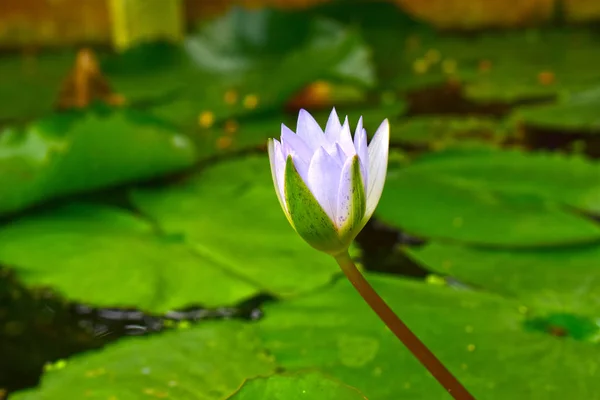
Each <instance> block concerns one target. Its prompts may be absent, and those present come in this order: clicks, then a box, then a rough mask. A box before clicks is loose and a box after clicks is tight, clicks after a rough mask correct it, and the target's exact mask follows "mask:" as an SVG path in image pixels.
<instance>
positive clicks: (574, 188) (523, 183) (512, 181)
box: [404, 151, 600, 213]
mask: <svg viewBox="0 0 600 400" xmlns="http://www.w3.org/2000/svg"><path fill="white" fill-rule="evenodd" d="M404 173H407V174H411V173H427V174H428V175H430V176H435V178H436V179H439V180H441V181H444V182H450V183H456V184H460V185H467V186H470V187H473V188H477V189H482V190H486V191H491V192H497V193H507V194H515V195H521V194H522V195H534V196H539V197H540V198H543V199H548V200H553V201H557V202H560V203H564V204H567V205H569V206H572V207H576V208H579V209H581V210H584V211H588V212H592V213H600V163H597V162H591V161H589V160H586V159H585V158H582V157H578V156H565V155H562V154H556V153H554V154H553V153H548V154H544V153H533V154H528V153H524V152H520V151H489V152H483V151H480V152H468V151H463V152H450V151H449V152H444V153H438V154H430V155H426V156H425V157H423V158H422V159H419V160H417V161H416V162H415V163H413V164H412V165H411V166H410V167H409V168H407V169H405V170H404Z"/></svg>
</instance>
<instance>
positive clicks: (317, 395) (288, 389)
mask: <svg viewBox="0 0 600 400" xmlns="http://www.w3.org/2000/svg"><path fill="white" fill-rule="evenodd" d="M304 399H327V400H366V397H364V396H363V395H362V394H360V392H359V391H358V390H356V389H354V388H352V387H350V386H347V385H345V384H343V383H341V382H339V381H337V380H335V379H331V378H329V377H327V376H325V375H323V374H321V373H319V372H304V373H296V374H279V375H272V376H269V377H266V378H254V379H251V380H249V381H247V382H246V383H244V386H242V387H241V388H240V390H239V392H237V393H236V394H234V395H233V396H232V397H231V400H304Z"/></svg>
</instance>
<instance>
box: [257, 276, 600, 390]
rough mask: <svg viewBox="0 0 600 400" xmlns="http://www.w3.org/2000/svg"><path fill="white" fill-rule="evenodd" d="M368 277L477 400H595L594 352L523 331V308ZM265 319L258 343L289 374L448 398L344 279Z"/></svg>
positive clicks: (276, 307) (599, 385)
mask: <svg viewBox="0 0 600 400" xmlns="http://www.w3.org/2000/svg"><path fill="white" fill-rule="evenodd" d="M367 278H368V279H369V281H371V283H372V284H373V285H374V287H375V289H376V290H377V291H378V292H379V293H380V294H381V296H382V297H383V298H384V299H385V300H386V301H387V302H388V303H389V304H390V306H391V307H392V308H393V309H394V310H395V311H396V312H397V313H398V314H399V316H400V317H401V318H402V319H403V320H404V321H405V322H406V324H407V325H408V326H409V327H410V328H411V329H412V330H413V331H414V332H415V333H416V335H417V336H418V337H419V338H420V339H421V340H422V341H423V342H424V343H425V344H426V345H427V346H428V347H430V349H431V350H432V351H433V352H434V354H436V355H437V357H438V358H439V359H440V360H441V361H442V362H443V363H444V364H445V365H446V366H447V367H448V368H449V369H450V371H451V372H452V373H454V374H455V375H456V376H457V378H458V379H459V380H460V381H461V382H462V383H463V384H464V385H465V386H466V387H467V388H468V389H469V390H470V391H471V393H472V394H473V395H474V396H475V397H476V398H482V399H483V398H485V399H491V400H493V399H509V398H510V399H539V400H542V399H561V398H578V399H579V398H581V399H588V398H589V399H594V398H598V396H597V392H598V390H599V389H600V381H599V380H598V376H597V370H596V365H597V360H598V357H600V349H599V348H598V346H597V345H595V344H591V343H587V342H583V341H576V340H572V339H565V338H558V337H555V336H552V335H549V334H543V333H540V332H539V331H536V330H532V329H529V328H527V327H526V326H525V325H526V324H525V323H526V317H525V315H523V314H522V313H521V312H520V311H519V303H517V302H513V301H510V300H506V299H502V298H500V297H498V296H495V295H490V294H485V293H478V292H473V291H459V290H454V289H451V288H448V287H441V286H438V285H430V284H424V283H420V282H416V281H409V280H402V279H396V278H389V277H380V276H375V275H368V276H367ZM324 305H325V306H324ZM265 315H266V317H265V318H264V319H263V320H261V321H260V322H259V323H258V327H259V331H260V335H261V337H262V338H263V341H264V343H265V346H266V347H267V348H268V349H269V350H270V352H271V354H273V355H274V356H275V358H276V359H277V360H278V362H279V363H280V364H281V365H282V366H283V367H285V368H287V369H288V370H302V369H304V368H308V367H310V368H315V367H317V368H321V369H322V370H323V371H324V372H326V373H328V374H331V375H332V376H334V377H336V378H338V379H340V380H342V381H343V382H345V383H347V384H349V385H352V386H355V387H357V388H358V389H359V390H361V391H362V392H363V393H364V394H365V395H366V396H367V397H368V398H369V399H371V400H384V399H391V398H410V399H438V398H439V399H442V398H446V397H448V394H447V393H445V391H444V389H443V388H441V387H440V386H439V385H438V384H437V383H436V382H435V380H434V378H433V377H431V375H429V374H428V372H427V371H426V370H425V369H424V367H423V366H421V365H420V364H419V362H418V361H416V359H415V358H414V357H413V356H412V355H411V354H410V353H409V351H408V350H407V349H406V348H405V347H404V346H403V345H402V344H401V343H400V342H399V341H398V339H397V338H396V337H395V336H394V335H393V334H392V333H391V332H390V331H389V330H388V329H387V328H385V326H384V325H383V323H382V322H381V321H379V320H378V318H377V316H376V315H375V313H373V311H372V310H371V309H370V308H369V307H368V306H367V305H366V304H365V302H364V300H363V299H361V298H360V296H359V295H358V294H357V293H356V292H355V290H354V289H353V288H352V287H351V285H350V284H349V283H348V282H347V281H346V280H340V281H338V282H337V283H336V285H335V287H333V288H332V289H331V290H328V291H324V292H321V293H315V294H312V295H310V296H305V297H302V298H298V299H294V300H291V301H288V302H285V303H279V304H270V305H267V306H266V308H265ZM499 338H501V339H499Z"/></svg>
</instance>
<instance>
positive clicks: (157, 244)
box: [0, 203, 260, 314]
mask: <svg viewBox="0 0 600 400" xmlns="http://www.w3.org/2000/svg"><path fill="white" fill-rule="evenodd" d="M0 242H1V243H0V263H2V264H3V265H7V266H10V267H11V268H12V269H13V270H14V271H15V272H16V274H17V276H18V277H19V278H20V280H21V281H22V282H23V283H24V284H26V285H27V286H30V287H34V288H35V287H49V288H52V289H53V290H55V291H57V292H59V293H60V294H61V295H62V296H64V297H66V298H67V299H68V300H71V301H75V302H78V303H84V304H89V305H93V306H97V307H122V308H137V309H142V310H144V311H148V312H151V313H156V314H159V313H165V312H167V311H171V310H177V309H183V308H185V307H188V306H193V305H202V306H205V307H217V306H226V305H232V304H235V303H237V302H239V301H242V300H245V299H248V298H249V297H252V296H254V295H256V294H258V293H259V291H260V289H259V288H258V287H257V286H255V285H252V284H250V283H248V282H246V281H245V280H243V279H240V278H239V277H236V276H234V275H232V274H231V273H230V272H229V271H228V270H227V269H225V268H223V266H222V265H219V264H218V263H217V262H215V260H211V259H207V258H206V257H202V256H201V255H198V254H197V253H195V252H193V251H192V250H191V249H190V248H189V247H187V246H186V245H185V244H183V243H181V241H180V240H177V238H168V237H161V236H158V235H157V234H156V233H155V230H154V226H153V225H152V224H151V223H149V222H147V221H145V220H143V219H141V218H139V217H138V216H135V215H133V214H131V213H129V212H126V211H124V210H119V209H116V208H111V207H107V206H100V205H93V204H86V203H79V204H70V205H65V206H62V207H60V208H57V209H52V210H49V211H46V212H43V213H38V214H35V215H30V216H27V217H24V218H21V219H18V220H16V221H13V222H12V223H10V224H8V225H4V226H2V227H0Z"/></svg>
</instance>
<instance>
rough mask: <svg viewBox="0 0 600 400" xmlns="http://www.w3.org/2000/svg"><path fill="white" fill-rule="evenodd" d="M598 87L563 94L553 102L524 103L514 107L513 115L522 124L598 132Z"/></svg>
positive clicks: (599, 122) (590, 132)
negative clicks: (563, 95)
mask: <svg viewBox="0 0 600 400" xmlns="http://www.w3.org/2000/svg"><path fill="white" fill-rule="evenodd" d="M599 108H600V88H595V89H592V90H586V91H583V92H578V93H574V94H571V95H568V96H566V99H563V100H562V101H560V102H558V103H554V104H546V105H537V106H524V107H520V108H518V109H517V110H516V111H515V114H514V118H515V119H516V120H518V121H520V122H521V123H523V124H524V125H525V126H528V127H534V128H541V129H549V130H553V131H563V132H564V134H567V135H568V134H569V131H571V132H576V133H589V134H598V133H600V116H599V115H598V109H599Z"/></svg>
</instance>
